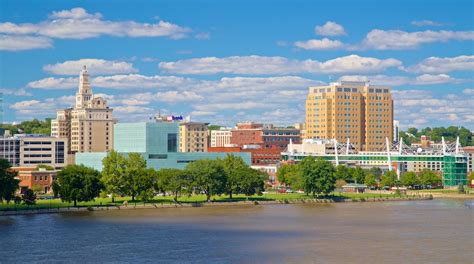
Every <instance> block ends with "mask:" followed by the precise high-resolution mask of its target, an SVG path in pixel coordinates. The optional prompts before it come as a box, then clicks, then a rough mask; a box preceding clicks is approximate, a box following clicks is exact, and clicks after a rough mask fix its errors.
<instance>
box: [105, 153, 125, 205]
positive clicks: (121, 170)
mask: <svg viewBox="0 0 474 264" xmlns="http://www.w3.org/2000/svg"><path fill="white" fill-rule="evenodd" d="M126 165H127V164H126V162H125V157H124V156H123V155H121V154H120V153H118V152H116V151H115V150H111V151H110V152H109V153H108V154H107V157H105V158H104V159H103V160H102V173H101V174H102V178H101V180H102V183H103V184H104V186H105V191H106V192H107V193H109V194H111V196H112V203H113V202H115V195H116V194H120V193H122V192H124V189H123V187H122V186H123V185H124V184H123V182H124V181H125V179H126V177H125V169H126Z"/></svg>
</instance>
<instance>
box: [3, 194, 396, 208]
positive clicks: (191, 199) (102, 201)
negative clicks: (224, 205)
mask: <svg viewBox="0 0 474 264" xmlns="http://www.w3.org/2000/svg"><path fill="white" fill-rule="evenodd" d="M390 197H400V196H399V195H395V194H376V193H362V194H357V193H333V194H331V195H329V196H328V197H319V198H328V199H334V200H342V199H369V198H390ZM314 198H315V197H313V196H311V195H310V196H308V195H306V194H300V193H284V194H283V193H267V194H263V195H253V196H250V197H247V196H244V195H233V197H232V199H230V198H229V196H228V195H225V196H213V197H211V201H213V202H237V201H285V200H302V199H303V200H304V199H314ZM124 201H127V202H128V205H134V204H137V205H143V202H141V201H131V198H130V197H118V198H115V203H112V199H111V198H96V199H95V200H93V201H89V202H78V203H77V206H78V207H89V206H92V207H95V206H116V205H122V204H123V202H124ZM178 202H179V203H204V202H206V196H205V195H192V196H181V197H179V198H178ZM147 203H148V204H153V203H154V204H174V203H175V202H174V201H173V197H172V196H156V197H154V198H153V199H152V200H151V201H149V202H147ZM68 207H71V208H72V207H73V203H67V202H62V201H61V200H60V199H52V200H37V201H36V204H35V205H32V206H27V205H24V204H21V205H15V204H14V203H13V202H10V203H9V204H7V203H5V202H4V203H0V211H9V210H28V209H49V208H52V209H56V208H68Z"/></svg>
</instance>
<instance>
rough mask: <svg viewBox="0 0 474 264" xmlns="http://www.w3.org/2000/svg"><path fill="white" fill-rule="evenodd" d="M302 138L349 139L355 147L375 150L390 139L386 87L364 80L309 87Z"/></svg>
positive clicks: (390, 111)
mask: <svg viewBox="0 0 474 264" xmlns="http://www.w3.org/2000/svg"><path fill="white" fill-rule="evenodd" d="M306 138H308V139H313V138H314V139H336V140H337V141H338V142H346V141H347V139H348V138H349V140H350V142H351V143H352V144H353V146H354V147H355V148H356V149H357V150H365V151H371V150H379V149H381V148H383V146H384V145H385V142H386V138H388V140H389V142H392V140H393V100H392V95H391V92H390V88H389V87H386V86H374V85H369V83H366V82H338V83H331V84H330V85H328V86H318V87H310V88H309V93H308V96H307V98H306Z"/></svg>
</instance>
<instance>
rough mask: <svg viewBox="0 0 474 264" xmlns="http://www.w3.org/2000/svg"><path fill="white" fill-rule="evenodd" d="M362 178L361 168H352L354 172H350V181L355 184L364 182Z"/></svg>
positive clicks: (363, 172) (363, 175)
mask: <svg viewBox="0 0 474 264" xmlns="http://www.w3.org/2000/svg"><path fill="white" fill-rule="evenodd" d="M364 178H365V171H364V170H363V169H362V168H361V167H359V166H357V167H355V168H354V170H352V179H353V180H354V181H355V182H356V183H362V182H364Z"/></svg>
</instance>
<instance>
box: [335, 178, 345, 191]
mask: <svg viewBox="0 0 474 264" xmlns="http://www.w3.org/2000/svg"><path fill="white" fill-rule="evenodd" d="M346 184H347V182H346V181H345V180H341V179H339V180H336V188H337V189H342V186H344V185H346Z"/></svg>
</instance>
